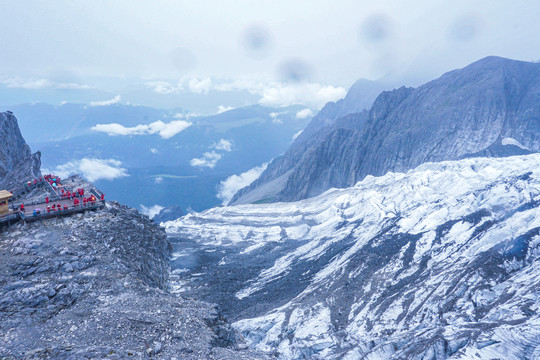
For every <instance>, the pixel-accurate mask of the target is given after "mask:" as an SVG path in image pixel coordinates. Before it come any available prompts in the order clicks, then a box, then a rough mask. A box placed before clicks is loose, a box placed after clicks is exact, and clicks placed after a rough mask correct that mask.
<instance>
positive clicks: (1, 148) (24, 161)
mask: <svg viewBox="0 0 540 360" xmlns="http://www.w3.org/2000/svg"><path fill="white" fill-rule="evenodd" d="M0 139H1V141H0V188H1V189H8V190H10V191H12V192H17V190H19V188H20V187H21V186H24V184H25V182H26V181H27V180H29V179H34V178H37V177H39V176H41V173H40V171H39V169H40V166H41V154H40V153H39V152H37V153H35V154H32V153H31V152H30V147H29V146H28V145H27V144H26V141H24V138H23V137H22V135H21V132H20V130H19V125H18V123H17V118H16V117H15V116H14V115H13V114H12V113H11V112H9V111H8V112H3V113H0Z"/></svg>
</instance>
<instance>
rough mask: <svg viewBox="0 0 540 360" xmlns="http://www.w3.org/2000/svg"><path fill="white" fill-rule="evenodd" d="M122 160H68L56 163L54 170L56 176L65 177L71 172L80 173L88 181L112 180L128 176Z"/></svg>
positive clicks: (71, 173)
mask: <svg viewBox="0 0 540 360" xmlns="http://www.w3.org/2000/svg"><path fill="white" fill-rule="evenodd" d="M121 165H122V162H121V161H118V160H114V159H88V158H83V159H81V160H73V161H69V162H67V163H65V164H63V165H58V166H57V167H56V169H55V171H54V173H56V174H57V175H58V176H60V177H62V178H66V177H68V176H70V175H73V174H81V176H82V177H84V178H85V179H87V180H88V181H97V180H101V179H105V180H114V179H117V178H121V177H124V176H129V174H128V173H127V170H126V169H124V168H122V167H121Z"/></svg>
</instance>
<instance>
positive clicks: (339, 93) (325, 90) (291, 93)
mask: <svg viewBox="0 0 540 360" xmlns="http://www.w3.org/2000/svg"><path fill="white" fill-rule="evenodd" d="M272 85H273V86H269V87H267V88H266V89H264V91H263V94H262V98H261V99H260V100H259V103H260V104H261V105H266V106H288V105H294V104H303V105H306V106H308V107H310V108H313V109H320V108H322V107H323V106H324V105H325V104H326V103H327V102H329V101H336V100H339V99H341V98H343V97H344V96H345V94H346V93H347V91H346V90H345V89H344V88H342V87H335V86H331V85H328V86H323V85H321V84H315V83H309V84H278V83H273V84H272Z"/></svg>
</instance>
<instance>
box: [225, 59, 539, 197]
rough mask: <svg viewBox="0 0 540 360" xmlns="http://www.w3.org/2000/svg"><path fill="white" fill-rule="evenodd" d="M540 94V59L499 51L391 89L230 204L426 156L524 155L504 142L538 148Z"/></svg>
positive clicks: (316, 188) (313, 188)
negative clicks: (502, 55) (426, 79)
mask: <svg viewBox="0 0 540 360" xmlns="http://www.w3.org/2000/svg"><path fill="white" fill-rule="evenodd" d="M539 98H540V64H539V63H533V62H524V61H516V60H510V59H504V58H500V57H494V56H492V57H487V58H484V59H481V60H479V61H477V62H475V63H473V64H471V65H469V66H467V67H465V68H463V69H458V70H454V71H450V72H448V73H446V74H444V75H443V76H441V77H440V78H438V79H435V80H433V81H430V82H428V83H426V84H424V85H422V86H420V87H418V88H416V89H413V88H405V87H401V88H399V89H396V90H393V91H385V92H383V93H381V94H380V95H379V96H378V97H377V99H376V100H375V102H374V103H373V106H372V107H371V110H370V111H364V112H360V113H356V114H350V115H347V116H344V117H341V118H338V119H337V120H336V121H335V122H334V123H333V124H332V125H331V126H329V127H324V128H321V129H320V130H319V131H318V132H316V133H315V134H314V135H312V136H311V137H310V138H309V139H302V140H303V143H302V144H293V146H291V148H290V149H289V151H288V152H287V153H286V154H285V155H284V156H282V157H281V158H278V159H276V160H274V161H273V162H272V163H271V164H270V165H269V166H268V168H267V169H266V171H265V172H264V173H263V174H262V175H261V177H260V178H259V179H258V180H257V181H255V182H253V183H252V184H251V185H250V186H249V187H247V188H244V189H242V190H240V191H239V192H238V193H237V194H236V195H235V197H234V198H233V199H232V202H231V204H245V203H254V202H275V201H294V200H300V199H305V198H308V197H311V196H315V195H318V194H320V193H322V192H323V191H325V190H328V189H329V188H331V187H348V186H352V185H354V184H355V183H356V182H357V181H359V180H362V179H363V178H364V177H365V176H366V175H383V174H385V173H386V172H387V171H406V170H408V169H412V168H414V167H416V166H418V165H420V164H422V163H424V162H429V161H444V160H457V159H461V158H463V157H468V156H477V155H479V154H482V155H484V156H487V155H490V156H507V155H509V153H510V154H512V155H515V154H517V153H519V151H520V149H519V147H518V148H517V149H516V148H513V149H512V147H513V146H512V145H510V146H506V147H501V146H500V145H501V142H502V141H503V140H504V139H505V138H507V137H509V138H512V139H515V140H517V143H518V144H520V146H521V147H523V148H525V149H526V150H529V151H533V152H537V151H539V150H540V128H539V126H538V124H539V119H540V102H539V101H538V99H539ZM317 118H318V115H317V116H315V117H314V120H313V121H315V120H316V119H317ZM308 127H309V126H308ZM298 141H299V140H298ZM298 141H297V142H298ZM298 145H301V148H302V151H298V148H299V146H298ZM509 149H512V150H517V151H518V152H515V151H510V152H509ZM499 150H501V151H499ZM521 150H523V149H521Z"/></svg>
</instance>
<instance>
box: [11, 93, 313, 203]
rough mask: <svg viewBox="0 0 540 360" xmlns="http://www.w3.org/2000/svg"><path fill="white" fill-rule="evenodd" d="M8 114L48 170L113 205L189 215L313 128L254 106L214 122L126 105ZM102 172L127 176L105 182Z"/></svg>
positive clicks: (296, 114)
mask: <svg viewBox="0 0 540 360" xmlns="http://www.w3.org/2000/svg"><path fill="white" fill-rule="evenodd" d="M9 109H11V110H12V111H13V113H14V114H15V115H16V116H17V117H18V120H19V123H20V127H21V131H22V132H23V133H24V134H25V137H26V138H27V141H28V143H29V144H30V146H31V147H32V148H33V149H38V150H41V153H42V154H43V158H42V161H43V168H44V169H47V170H48V171H51V172H66V171H71V172H77V173H81V175H83V176H87V178H88V177H91V179H90V180H93V181H94V182H95V183H96V184H97V185H98V186H99V187H100V188H101V189H103V191H104V192H105V193H106V194H107V197H108V198H110V199H115V200H119V201H121V202H123V203H126V204H128V205H130V206H133V207H137V208H139V209H141V205H144V206H146V207H152V206H155V205H158V206H162V207H169V206H175V205H176V206H180V207H181V208H182V209H183V210H184V211H186V210H187V209H194V210H197V211H201V210H204V209H207V208H209V207H212V206H217V205H219V204H221V202H222V201H223V200H222V199H221V198H218V197H217V195H218V193H219V186H220V183H221V182H222V181H224V180H226V179H227V178H228V177H229V176H232V175H234V174H241V173H243V172H245V171H248V170H250V169H251V168H254V167H257V166H260V165H261V164H263V163H267V162H269V161H270V160H271V159H273V158H274V157H276V156H279V155H280V154H282V153H284V152H285V151H286V149H287V148H288V147H289V145H290V144H291V142H292V141H293V137H294V136H295V135H298V133H299V132H301V131H302V130H303V129H304V128H305V126H306V125H307V124H308V123H309V121H310V120H311V115H310V111H305V110H306V107H305V106H301V105H297V106H290V107H285V108H272V107H265V106H260V105H253V106H248V107H243V108H237V109H231V110H228V111H224V112H222V113H219V114H216V115H212V116H193V115H189V114H188V113H187V112H186V111H185V110H183V109H171V110H160V109H153V108H149V107H142V106H131V105H123V104H111V105H107V106H87V105H84V104H64V105H62V106H53V105H50V104H39V103H29V104H22V105H18V106H11V107H9ZM302 110H304V111H303V112H302ZM171 124H172V125H171ZM99 125H102V127H101V128H99ZM188 125H189V126H188ZM186 126H188V127H187V128H186ZM160 127H162V128H164V129H165V132H159V131H158V130H159V129H160ZM96 129H102V131H97V130H96ZM169 130H170V132H169V133H167V132H166V131H169ZM180 130H181V131H180ZM108 132H109V133H108ZM111 135H116V136H111ZM82 159H90V160H92V161H91V162H88V161H87V162H85V163H84V164H82V163H81V160H82ZM94 160H98V161H94ZM103 164H105V165H107V166H111V167H113V168H117V169H123V170H122V172H121V174H124V175H127V176H122V177H117V178H111V179H109V180H107V179H105V178H104V177H101V175H103V174H102V173H106V172H107V170H106V169H105V170H104V169H101V170H100V167H101V166H102V165H103ZM113 170H114V169H113ZM241 186H242V185H240V187H241ZM236 189H237V188H236ZM234 191H235V190H233V191H232V193H234ZM175 213H178V209H176V210H175Z"/></svg>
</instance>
